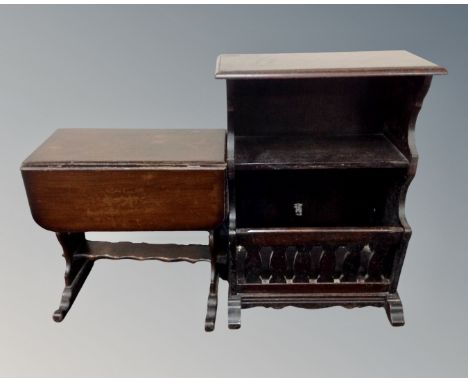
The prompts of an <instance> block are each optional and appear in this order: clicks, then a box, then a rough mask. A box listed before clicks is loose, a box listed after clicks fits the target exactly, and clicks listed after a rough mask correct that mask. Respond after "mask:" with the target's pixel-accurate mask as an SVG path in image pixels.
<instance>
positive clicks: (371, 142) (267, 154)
mask: <svg viewBox="0 0 468 382" xmlns="http://www.w3.org/2000/svg"><path fill="white" fill-rule="evenodd" d="M235 150H236V154H235V160H236V169H239V170H261V169H274V170H283V169H284V170H288V169H292V170H298V169H320V168H323V169H340V168H401V167H407V166H408V164H409V162H408V160H407V159H406V157H405V156H404V155H403V154H402V153H401V152H400V151H399V150H398V149H397V148H396V147H395V145H393V143H392V142H390V140H389V139H388V138H387V137H385V135H383V134H373V135H357V136H333V137H313V136H301V137H299V138H298V137H297V136H240V137H236V147H235Z"/></svg>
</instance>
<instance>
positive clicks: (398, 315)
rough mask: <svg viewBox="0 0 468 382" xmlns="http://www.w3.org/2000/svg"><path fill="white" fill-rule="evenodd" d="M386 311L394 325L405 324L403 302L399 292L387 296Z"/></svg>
mask: <svg viewBox="0 0 468 382" xmlns="http://www.w3.org/2000/svg"><path fill="white" fill-rule="evenodd" d="M385 311H386V312H387V317H388V320H389V321H390V323H391V324H392V326H403V325H404V324H405V318H404V315H403V304H402V303H401V299H400V296H399V295H398V293H392V294H389V295H388V296H387V300H386V301H385Z"/></svg>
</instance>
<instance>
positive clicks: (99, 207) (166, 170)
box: [21, 129, 225, 232]
mask: <svg viewBox="0 0 468 382" xmlns="http://www.w3.org/2000/svg"><path fill="white" fill-rule="evenodd" d="M224 137H225V133H224V131H220V130H208V131H201V130H181V131H177V130H176V131H166V130H163V131H157V130H135V131H133V130H114V129H112V130H107V129H91V130H86V129H71V130H58V131H57V132H56V133H54V134H53V135H52V136H51V137H50V138H49V139H48V140H47V141H46V142H45V143H44V144H43V145H42V146H40V147H39V148H38V149H37V150H36V151H35V152H34V153H33V154H32V155H31V156H30V157H29V158H28V159H26V160H25V161H24V163H23V165H22V168H21V171H22V175H23V180H24V184H25V187H26V192H27V195H28V200H29V205H30V207H31V212H32V215H33V217H34V219H35V220H36V222H37V223H38V224H39V225H41V226H42V227H43V228H45V229H48V230H51V231H56V232H81V231H153V230H212V229H214V228H215V227H217V226H218V225H220V224H221V223H222V222H223V219H224V182H225V163H224V139H225V138H224Z"/></svg>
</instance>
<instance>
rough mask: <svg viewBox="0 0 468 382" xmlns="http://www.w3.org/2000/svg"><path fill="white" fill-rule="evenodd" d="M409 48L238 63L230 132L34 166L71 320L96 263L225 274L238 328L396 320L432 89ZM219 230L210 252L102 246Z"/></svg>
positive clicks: (83, 139) (49, 157)
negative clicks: (179, 264)
mask: <svg viewBox="0 0 468 382" xmlns="http://www.w3.org/2000/svg"><path fill="white" fill-rule="evenodd" d="M445 73H447V71H446V70H445V69H444V68H442V67H440V66H437V65H435V64H433V63H431V62H429V61H427V60H425V59H423V58H420V57H418V56H415V55H413V54H411V53H409V52H406V51H375V52H340V53H295V54H227V55H221V56H219V57H218V61H217V66H216V75H215V76H216V78H220V79H225V80H226V85H227V125H228V126H227V136H226V133H225V131H224V130H157V129H154V130H137V129H136V130H131V129H129V130H120V129H63V130H58V131H57V132H56V133H54V134H53V135H52V137H51V138H49V139H48V140H47V141H46V142H45V143H44V144H43V145H42V146H40V147H39V149H37V150H36V151H35V152H34V153H33V154H32V155H31V156H30V157H29V158H28V159H26V160H25V162H24V163H23V165H22V174H23V179H24V183H25V187H26V192H27V195H28V199H29V204H30V207H31V212H32V214H33V217H34V219H35V220H36V222H37V223H38V224H39V225H41V226H42V227H43V228H45V229H48V230H51V231H54V232H56V233H57V237H58V239H59V241H60V243H61V245H62V247H63V252H64V256H65V259H66V262H67V268H66V273H65V285H66V286H65V290H64V293H63V296H62V301H61V304H60V308H59V310H58V311H57V312H56V313H55V314H54V318H55V319H56V320H57V321H61V320H62V319H63V318H64V316H65V315H66V313H67V312H68V310H69V309H70V306H71V304H72V303H73V300H74V299H75V297H76V295H77V294H78V292H79V289H80V287H81V285H82V284H83V282H84V280H85V279H86V276H87V274H88V273H89V271H90V270H91V267H92V265H93V263H94V261H95V260H97V259H102V258H108V259H119V258H132V259H137V260H143V259H159V260H164V261H183V260H185V261H190V262H196V261H210V262H211V267H212V268H211V278H210V292H209V297H208V310H207V319H206V324H205V328H206V330H213V328H214V324H215V319H216V308H217V285H218V278H219V277H221V278H223V279H226V280H227V281H228V283H229V294H228V323H229V327H230V328H239V327H240V317H241V309H245V308H250V307H255V306H265V307H273V308H282V307H285V306H297V307H303V308H323V307H328V306H337V305H338V306H344V307H348V308H351V307H363V306H376V307H384V308H385V310H386V312H387V315H388V318H389V320H390V322H391V324H392V325H396V326H398V325H403V324H404V318H403V308H402V303H401V300H400V297H399V295H398V292H397V287H398V280H399V277H400V273H401V269H402V266H403V260H404V257H405V253H406V249H407V246H408V242H409V239H410V236H411V228H410V226H409V224H408V222H407V220H406V217H405V198H406V192H407V189H408V187H409V185H410V183H411V180H412V179H413V177H414V175H415V172H416V165H417V153H416V148H415V143H414V127H415V123H416V118H417V115H418V112H419V110H420V109H421V106H422V102H423V99H424V97H425V95H426V93H427V91H428V89H429V86H430V84H431V80H432V76H433V75H436V74H445ZM158 230H161V231H170V230H205V231H209V232H210V245H209V246H203V245H187V246H180V245H175V244H145V243H107V242H92V241H87V240H86V239H85V232H89V231H158Z"/></svg>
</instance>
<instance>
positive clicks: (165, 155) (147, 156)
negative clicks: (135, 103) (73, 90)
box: [22, 129, 225, 169]
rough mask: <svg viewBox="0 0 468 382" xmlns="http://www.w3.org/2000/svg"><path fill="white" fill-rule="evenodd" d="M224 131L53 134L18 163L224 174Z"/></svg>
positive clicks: (65, 131) (70, 131) (66, 131)
mask: <svg viewBox="0 0 468 382" xmlns="http://www.w3.org/2000/svg"><path fill="white" fill-rule="evenodd" d="M224 141H225V131H224V130H221V129H212V130H208V129H207V130H187V129H183V130H182V129H181V130H176V129H173V130H163V129H161V130H159V129H58V130H57V131H55V132H54V133H53V134H52V135H51V136H50V137H49V138H48V139H47V140H46V141H45V142H44V143H43V144H42V145H41V146H39V147H38V148H37V149H36V150H35V151H34V152H33V153H32V154H31V155H30V156H29V157H28V158H27V159H26V160H25V161H24V162H23V166H22V167H23V169H24V168H28V167H58V166H67V167H76V166H78V167H79V166H86V167H91V166H94V165H95V166H103V165H105V166H108V167H127V166H129V167H134V166H138V167H146V166H148V167H156V166H158V167H160V166H164V167H169V166H174V167H176V166H178V167H180V166H181V167H197V166H201V167H204V166H206V167H209V168H221V169H224V168H225V160H224V155H225V154H224Z"/></svg>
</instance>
